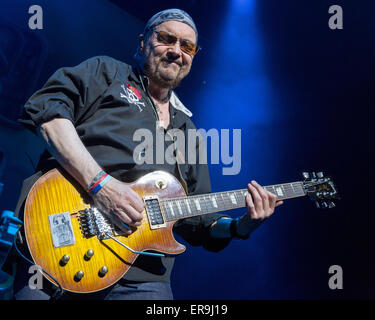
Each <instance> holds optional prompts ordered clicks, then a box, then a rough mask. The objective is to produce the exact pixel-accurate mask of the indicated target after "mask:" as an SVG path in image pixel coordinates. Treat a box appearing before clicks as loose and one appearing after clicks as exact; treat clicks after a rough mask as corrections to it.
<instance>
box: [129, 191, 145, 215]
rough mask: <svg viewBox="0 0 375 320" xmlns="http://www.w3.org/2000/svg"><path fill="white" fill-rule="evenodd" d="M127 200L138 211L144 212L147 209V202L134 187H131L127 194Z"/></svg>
mask: <svg viewBox="0 0 375 320" xmlns="http://www.w3.org/2000/svg"><path fill="white" fill-rule="evenodd" d="M125 200H126V201H127V202H128V203H129V204H130V205H131V206H132V207H133V208H134V209H135V210H136V211H137V212H142V211H143V210H144V209H145V203H144V201H143V199H142V197H141V196H140V195H139V194H138V193H137V192H135V191H134V190H133V189H131V188H129V189H128V190H127V192H126V194H125Z"/></svg>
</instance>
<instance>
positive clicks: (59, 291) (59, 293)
mask: <svg viewBox="0 0 375 320" xmlns="http://www.w3.org/2000/svg"><path fill="white" fill-rule="evenodd" d="M13 244H14V248H15V249H16V251H17V253H18V254H19V255H20V256H21V257H22V258H23V259H24V260H25V261H27V262H28V263H30V264H31V265H35V263H34V262H33V261H31V260H30V259H29V258H27V257H25V256H24V255H23V254H22V252H21V251H20V249H19V248H18V247H17V237H14V242H13ZM38 268H39V269H40V270H42V271H43V272H44V273H45V274H46V275H48V276H49V277H50V278H51V279H52V280H53V281H55V283H56V284H57V286H58V288H57V289H56V290H55V292H54V293H53V294H52V295H51V300H58V299H59V298H60V297H61V296H62V295H63V294H64V292H65V290H64V289H63V288H62V286H61V284H60V283H59V282H58V281H57V280H56V278H54V277H53V276H52V275H51V274H50V273H49V272H47V271H46V270H44V269H43V268H42V267H41V266H38Z"/></svg>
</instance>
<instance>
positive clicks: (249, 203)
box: [245, 193, 258, 219]
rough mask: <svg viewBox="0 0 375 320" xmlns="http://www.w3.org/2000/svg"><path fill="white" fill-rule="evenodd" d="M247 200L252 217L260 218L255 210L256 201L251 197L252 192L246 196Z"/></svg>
mask: <svg viewBox="0 0 375 320" xmlns="http://www.w3.org/2000/svg"><path fill="white" fill-rule="evenodd" d="M245 201H246V206H247V208H248V211H249V213H250V217H251V218H252V219H258V217H257V213H256V211H255V205H254V202H253V199H252V198H251V195H250V193H248V194H247V195H246V197H245Z"/></svg>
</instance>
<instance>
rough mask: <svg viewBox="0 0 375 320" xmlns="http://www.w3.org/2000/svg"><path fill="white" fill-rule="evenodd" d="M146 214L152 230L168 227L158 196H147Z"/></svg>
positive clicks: (145, 198)
mask: <svg viewBox="0 0 375 320" xmlns="http://www.w3.org/2000/svg"><path fill="white" fill-rule="evenodd" d="M143 200H144V202H145V204H146V212H147V217H148V221H149V224H150V228H151V229H160V228H164V227H165V226H166V223H165V218H164V213H163V211H162V208H161V206H160V202H159V198H158V197H157V196H145V197H143Z"/></svg>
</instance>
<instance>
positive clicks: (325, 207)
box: [320, 202, 328, 209]
mask: <svg viewBox="0 0 375 320" xmlns="http://www.w3.org/2000/svg"><path fill="white" fill-rule="evenodd" d="M320 206H321V208H322V209H327V208H328V204H327V202H322V204H321V205H320Z"/></svg>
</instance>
